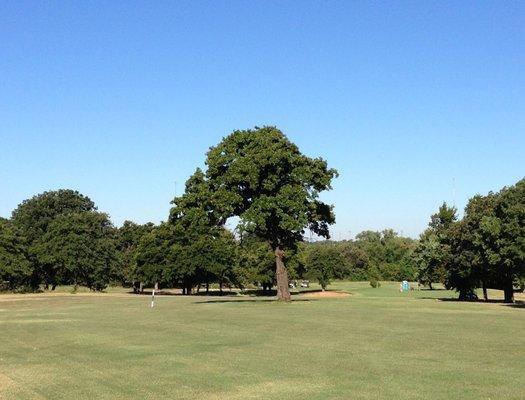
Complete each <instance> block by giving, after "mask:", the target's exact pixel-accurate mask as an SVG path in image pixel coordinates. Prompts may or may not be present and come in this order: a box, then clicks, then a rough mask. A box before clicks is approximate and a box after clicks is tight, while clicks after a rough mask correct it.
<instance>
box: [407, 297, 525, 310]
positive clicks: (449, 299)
mask: <svg viewBox="0 0 525 400" xmlns="http://www.w3.org/2000/svg"><path fill="white" fill-rule="evenodd" d="M415 299H416V300H439V301H446V302H453V303H481V304H501V305H503V306H507V307H514V308H525V301H522V300H516V301H515V302H514V303H505V300H502V299H488V300H484V299H477V300H460V299H458V298H457V297H415Z"/></svg>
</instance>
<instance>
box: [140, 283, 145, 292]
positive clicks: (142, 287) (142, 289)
mask: <svg viewBox="0 0 525 400" xmlns="http://www.w3.org/2000/svg"><path fill="white" fill-rule="evenodd" d="M139 293H140V294H142V293H144V284H143V283H142V282H140V285H139Z"/></svg>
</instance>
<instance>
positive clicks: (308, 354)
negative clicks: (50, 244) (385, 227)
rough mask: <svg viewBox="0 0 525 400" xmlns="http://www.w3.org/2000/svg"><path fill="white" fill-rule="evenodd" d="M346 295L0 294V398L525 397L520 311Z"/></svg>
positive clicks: (390, 288) (384, 292) (363, 290)
mask: <svg viewBox="0 0 525 400" xmlns="http://www.w3.org/2000/svg"><path fill="white" fill-rule="evenodd" d="M332 288H334V289H339V290H346V291H348V292H351V293H352V295H351V296H348V297H344V298H322V299H314V298H310V299H306V298H304V297H301V296H299V295H295V296H294V299H295V301H293V302H292V303H291V304H281V303H278V302H276V301H273V300H272V299H271V298H265V297H250V296H235V297H232V296H223V297H218V296H217V297H211V296H210V297H206V296H191V297H182V296H163V297H158V298H157V304H156V306H155V308H153V309H151V308H150V307H149V301H150V299H149V297H148V296H138V295H130V294H126V293H125V292H124V291H123V290H118V289H112V290H110V291H109V293H108V294H105V295H96V294H89V293H77V294H74V295H73V294H69V293H68V292H67V291H66V290H63V291H62V293H56V294H41V295H2V296H0V399H195V398H202V399H265V400H266V399H268V400H270V399H286V400H292V399H446V400H450V399H462V400H466V399H524V398H525V334H524V332H525V308H522V307H518V306H516V307H511V306H506V305H502V304H497V303H459V302H454V301H440V300H437V299H436V298H438V297H450V296H452V295H453V294H452V293H450V292H447V291H444V290H437V291H433V292H431V291H420V292H410V293H405V294H401V293H399V292H398V284H383V286H382V287H381V288H379V289H372V288H370V287H369V286H368V284H366V283H348V282H337V283H335V284H334V285H333V286H332Z"/></svg>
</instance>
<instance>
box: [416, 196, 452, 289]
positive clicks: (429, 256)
mask: <svg viewBox="0 0 525 400" xmlns="http://www.w3.org/2000/svg"><path fill="white" fill-rule="evenodd" d="M456 221H457V209H456V208H455V207H449V206H448V205H447V203H443V204H442V205H441V206H440V207H439V210H438V212H437V213H435V214H433V215H432V216H431V217H430V222H429V224H428V228H427V229H426V230H425V232H423V233H422V234H421V237H420V239H419V243H418V245H417V247H416V249H415V251H414V253H413V260H414V262H415V264H416V266H417V268H418V273H417V278H418V281H419V282H421V283H422V284H424V285H428V286H429V287H430V289H432V284H433V283H444V282H445V277H446V264H447V262H448V261H449V258H450V244H449V243H448V242H447V238H448V236H449V230H450V228H451V227H452V225H453V224H454V223H455V222H456Z"/></svg>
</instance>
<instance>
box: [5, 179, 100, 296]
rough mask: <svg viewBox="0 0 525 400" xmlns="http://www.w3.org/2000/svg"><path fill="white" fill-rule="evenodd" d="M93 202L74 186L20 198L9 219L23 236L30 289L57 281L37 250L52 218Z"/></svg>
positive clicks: (87, 209)
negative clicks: (31, 269)
mask: <svg viewBox="0 0 525 400" xmlns="http://www.w3.org/2000/svg"><path fill="white" fill-rule="evenodd" d="M95 210H96V207H95V203H93V201H91V199H90V198H89V197H87V196H84V195H82V194H80V193H79V192H77V191H75V190H70V189H61V190H56V191H48V192H44V193H41V194H39V195H36V196H33V197H32V198H30V199H27V200H24V201H23V202H22V203H21V204H20V205H19V206H18V207H17V208H16V209H15V210H14V211H13V214H12V221H13V224H14V226H16V227H17V228H18V229H19V230H20V232H21V233H22V234H23V236H24V237H25V238H26V240H27V244H28V254H29V258H30V261H31V264H32V266H33V275H32V278H31V285H32V286H33V288H34V289H36V288H37V287H38V285H39V284H40V283H41V282H43V283H44V284H45V286H46V287H48V286H49V285H52V286H55V285H57V284H58V283H59V282H58V281H57V279H56V276H55V275H54V272H55V268H54V266H53V265H51V264H49V263H47V262H45V261H44V259H47V260H49V258H47V257H46V254H44V253H41V252H39V249H40V248H41V244H42V243H43V241H44V239H43V238H44V236H45V234H46V233H47V232H48V229H49V226H50V225H51V224H52V223H53V221H54V220H55V219H56V218H57V217H59V216H61V215H67V214H71V213H81V212H90V211H95Z"/></svg>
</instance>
